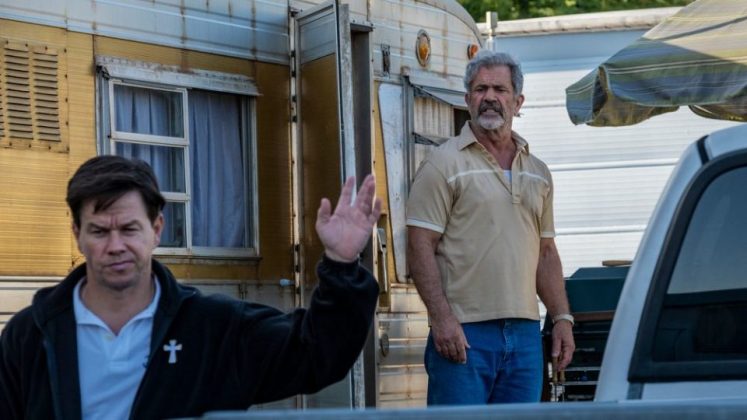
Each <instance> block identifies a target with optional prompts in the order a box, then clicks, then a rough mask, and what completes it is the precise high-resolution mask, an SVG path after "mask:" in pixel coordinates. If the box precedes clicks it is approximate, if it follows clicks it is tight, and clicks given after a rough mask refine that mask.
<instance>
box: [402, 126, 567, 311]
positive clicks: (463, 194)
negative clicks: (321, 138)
mask: <svg viewBox="0 0 747 420" xmlns="http://www.w3.org/2000/svg"><path fill="white" fill-rule="evenodd" d="M512 136H513V139H514V141H515V142H516V145H517V153H516V157H515V158H514V161H513V163H512V165H511V180H510V181H509V178H508V177H507V176H506V175H505V174H504V171H503V169H501V167H500V165H498V162H497V161H496V160H495V158H493V156H492V155H491V154H490V153H488V151H487V150H486V149H485V148H484V147H483V146H482V145H481V144H480V143H479V142H478V141H477V139H476V138H475V136H474V134H473V133H472V130H471V129H470V127H469V123H467V124H465V126H464V128H462V131H461V134H460V135H459V136H458V137H453V138H451V139H449V140H448V141H447V142H445V143H444V144H442V145H441V146H440V147H438V148H436V149H434V150H433V151H432V152H431V153H430V155H428V157H427V158H426V159H425V160H424V161H423V162H422V164H421V165H420V168H419V169H418V172H417V174H416V175H415V180H414V182H413V184H412V188H411V189H410V196H409V198H408V201H407V225H408V226H417V227H421V228H425V229H429V230H433V231H436V232H439V233H441V234H442V236H441V239H440V241H439V243H438V247H437V250H436V261H437V263H438V268H439V270H440V273H441V281H442V286H443V289H444V292H445V294H446V298H447V299H448V301H449V304H450V305H451V309H452V311H453V312H454V314H455V315H456V317H457V319H459V321H460V322H463V323H464V322H477V321H485V320H491V319H502V318H526V319H534V320H538V319H539V308H538V305H537V285H536V274H537V262H538V260H539V243H540V238H552V237H554V236H555V226H554V222H553V208H552V200H553V184H552V178H551V176H550V171H549V169H548V168H547V165H545V164H544V163H543V162H542V161H540V160H539V159H538V158H536V157H535V156H533V155H531V154H530V153H529V147H528V144H527V142H526V140H524V139H523V138H522V137H521V136H519V135H518V134H516V133H512Z"/></svg>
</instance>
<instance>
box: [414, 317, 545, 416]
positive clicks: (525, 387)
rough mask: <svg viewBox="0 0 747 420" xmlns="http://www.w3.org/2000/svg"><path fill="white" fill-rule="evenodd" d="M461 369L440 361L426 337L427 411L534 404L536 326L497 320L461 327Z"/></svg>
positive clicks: (538, 364) (538, 359)
mask: <svg viewBox="0 0 747 420" xmlns="http://www.w3.org/2000/svg"><path fill="white" fill-rule="evenodd" d="M462 328H463V329H464V335H465V336H466V337H467V342H468V343H469V345H470V347H471V348H468V349H467V363H466V364H460V363H454V362H451V361H449V360H448V359H445V358H443V357H442V356H441V355H440V354H438V352H437V351H436V347H435V345H434V344H433V336H432V334H429V335H428V344H426V347H425V370H426V372H427V373H428V405H445V404H448V405H461V404H486V403H507V402H538V401H539V400H540V394H541V392H542V369H543V366H542V365H543V361H542V340H541V336H540V328H539V321H532V320H528V319H498V320H492V321H483V322H470V323H465V324H462Z"/></svg>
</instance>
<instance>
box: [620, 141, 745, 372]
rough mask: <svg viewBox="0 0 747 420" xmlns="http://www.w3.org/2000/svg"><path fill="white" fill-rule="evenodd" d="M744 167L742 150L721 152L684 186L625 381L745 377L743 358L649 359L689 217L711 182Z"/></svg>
mask: <svg viewBox="0 0 747 420" xmlns="http://www.w3.org/2000/svg"><path fill="white" fill-rule="evenodd" d="M701 141H703V140H701ZM745 167H747V152H746V151H736V152H731V153H728V154H725V155H723V156H721V157H718V158H716V159H713V160H711V161H709V162H707V163H705V165H704V166H703V167H702V168H701V169H700V170H699V171H698V172H697V173H696V174H695V176H694V177H693V180H692V181H691V182H690V184H689V185H688V186H687V188H686V189H685V193H684V194H683V196H682V199H681V200H680V202H679V203H678V206H677V208H676V210H675V213H674V216H673V219H672V223H671V224H670V226H669V230H668V231H667V234H666V236H665V239H664V245H663V251H662V253H661V254H660V255H659V259H658V261H657V264H656V267H655V269H654V273H653V276H652V280H651V286H650V287H649V290H648V294H647V296H646V301H645V303H644V307H643V312H642V314H641V319H640V323H639V328H638V333H637V336H636V341H635V346H634V348H633V354H632V357H631V361H630V368H629V373H628V381H629V382H631V383H651V382H660V383H661V382H678V381H713V380H725V379H743V378H745V377H747V360H728V359H727V360H699V361H676V362H672V361H655V360H653V352H654V343H655V339H654V338H655V336H656V332H657V327H658V322H659V319H660V317H661V313H662V309H663V304H664V300H665V298H666V296H667V290H668V289H669V284H670V281H671V278H672V274H673V272H674V269H675V266H676V264H677V259H678V257H679V255H680V253H681V249H682V246H683V242H684V239H685V237H686V234H687V231H688V229H689V225H690V221H691V219H692V216H693V214H694V212H695V210H696V209H697V207H698V204H699V203H700V200H701V198H702V196H703V194H704V193H705V191H706V190H707V189H708V188H709V187H710V185H711V183H712V182H713V181H715V180H716V179H717V178H719V177H720V176H721V175H723V174H725V173H727V172H729V171H732V170H735V169H741V168H745Z"/></svg>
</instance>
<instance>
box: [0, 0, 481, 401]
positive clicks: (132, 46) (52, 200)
mask: <svg viewBox="0 0 747 420" xmlns="http://www.w3.org/2000/svg"><path fill="white" fill-rule="evenodd" d="M317 3H319V4H317ZM481 43H482V41H481V40H480V33H479V31H478V29H477V26H476V25H475V22H474V21H473V20H472V19H471V18H470V16H469V15H468V14H467V13H466V12H465V10H464V9H463V8H462V7H461V6H459V5H458V4H457V3H456V1H455V0H369V1H362V0H360V1H359V0H351V1H342V2H330V1H327V2H324V3H321V2H316V1H295V0H269V1H258V0H243V1H236V0H214V1H206V2H184V1H177V0H159V1H142V0H117V1H95V0H94V1H90V0H60V1H55V2H48V1H43V0H27V1H23V2H19V1H17V0H0V174H1V175H0V329H1V328H2V326H3V325H4V323H5V322H7V320H8V319H9V318H10V317H11V316H12V315H13V314H14V313H15V312H17V311H18V310H20V309H21V308H23V307H24V306H26V305H28V304H29V303H30V302H31V298H32V296H33V294H34V292H35V291H36V290H38V289H39V288H41V287H45V286H50V285H54V284H55V283H57V282H58V281H60V280H61V279H62V278H63V277H64V276H65V275H66V274H67V273H68V272H69V271H70V270H71V269H72V268H73V267H74V266H76V265H78V264H80V263H82V262H83V258H82V256H81V254H80V253H79V251H78V250H77V247H76V244H75V239H74V238H73V236H72V234H71V230H70V223H71V220H70V214H69V212H68V210H67V208H66V205H65V190H66V185H67V181H68V179H69V178H70V176H71V175H72V173H73V172H74V171H75V169H76V168H77V167H78V166H79V165H80V164H81V163H82V162H83V161H85V160H86V159H88V158H90V157H92V156H95V155H97V154H120V155H124V156H131V157H138V158H140V159H144V160H146V161H148V162H150V163H151V165H152V166H153V167H154V169H155V170H156V172H157V175H158V177H159V182H160V184H161V188H162V190H163V191H164V195H165V196H166V198H167V201H168V203H167V206H166V209H165V215H166V220H167V225H166V228H165V231H164V235H163V238H162V243H161V247H159V248H158V250H157V252H156V254H157V258H158V259H159V260H161V261H162V262H165V263H166V264H167V265H168V266H169V267H170V268H171V270H172V271H173V272H174V273H175V274H176V276H177V277H178V278H179V279H180V280H181V281H183V282H185V283H188V284H192V285H195V286H197V287H199V288H201V289H202V290H203V291H205V292H206V293H215V292H218V293H224V294H228V295H231V296H234V297H236V298H239V299H245V300H251V301H257V302H261V303H266V304H270V305H274V306H277V307H280V308H282V309H285V310H291V309H292V308H294V307H300V306H303V305H304V303H305V302H306V300H307V298H308V296H309V293H310V292H311V290H312V288H313V287H314V285H315V276H314V268H315V262H316V260H317V259H318V258H319V256H320V255H321V252H322V248H321V246H320V244H319V242H318V240H317V238H316V235H315V232H314V228H313V226H314V219H315V217H316V209H317V206H318V205H319V201H320V198H321V197H324V196H326V197H333V198H334V197H337V194H338V192H339V189H340V185H341V183H342V180H343V179H344V178H345V177H347V176H350V175H358V176H359V177H360V176H361V175H364V174H366V173H369V172H374V173H375V174H376V176H377V179H378V195H379V196H380V197H381V198H382V199H383V200H384V204H385V206H384V210H385V211H384V214H383V216H382V218H381V221H380V223H379V226H378V229H377V233H376V234H375V235H374V238H373V241H372V246H371V247H370V249H368V250H367V251H366V253H364V255H363V257H362V259H363V262H364V264H366V265H367V266H368V267H370V268H371V270H372V271H373V272H374V273H375V275H376V276H377V278H378V280H379V282H380V285H381V291H382V292H381V300H380V302H381V303H380V307H379V313H378V321H377V325H376V326H375V328H373V330H372V332H371V339H370V340H369V345H368V346H367V347H366V349H365V351H364V352H363V354H362V356H361V358H360V360H359V363H358V364H357V365H356V366H355V367H354V368H353V369H352V371H351V374H350V375H349V376H348V378H347V379H346V380H344V381H342V382H341V383H339V384H337V385H334V386H332V387H330V388H328V389H326V390H324V391H322V392H320V393H319V394H316V395H311V396H301V397H297V398H292V399H289V400H285V401H281V402H278V403H274V404H269V406H272V407H350V406H353V407H361V406H383V407H400V406H408V405H420V404H423V403H424V397H425V374H424V372H423V370H422V353H420V351H421V349H422V346H423V344H424V340H425V335H426V334H427V320H426V319H425V315H424V312H423V307H422V303H420V301H419V299H418V297H417V294H416V293H415V290H414V288H413V287H412V285H411V284H409V283H408V281H407V272H406V264H405V261H404V249H405V244H404V240H405V235H404V229H405V227H404V203H405V200H406V198H407V190H408V186H409V183H410V180H411V178H412V176H413V173H414V170H415V168H416V167H417V164H418V161H419V159H422V156H423V155H424V154H425V153H427V152H428V150H429V149H430V148H432V147H434V146H435V145H437V144H439V143H440V142H441V141H443V139H444V138H446V137H447V136H450V135H453V134H455V133H456V132H457V131H458V130H459V128H460V127H461V125H462V124H463V123H464V121H465V120H466V119H467V118H468V117H467V113H466V109H465V105H464V100H463V94H464V89H463V87H462V82H461V77H462V74H463V72H464V67H465V65H466V63H467V61H468V56H469V55H468V54H472V53H474V52H475V51H476V50H477V49H478V48H479V47H480V46H481ZM260 408H261V407H260Z"/></svg>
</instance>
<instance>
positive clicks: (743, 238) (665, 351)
mask: <svg viewBox="0 0 747 420" xmlns="http://www.w3.org/2000/svg"><path fill="white" fill-rule="evenodd" d="M744 185H747V168H740V169H736V170H732V171H729V172H726V173H724V174H722V175H721V176H719V177H717V178H716V179H714V180H713V182H711V184H710V185H709V186H708V188H707V189H706V190H705V191H704V192H703V195H702V196H701V198H700V200H699V201H698V204H697V206H696V207H695V211H694V213H693V216H692V219H691V221H690V225H689V226H688V228H687V232H686V233H685V236H684V240H683V241H682V247H681V248H680V253H679V256H678V257H677V261H676V263H675V265H674V270H673V271H672V277H671V279H670V281H669V287H668V288H667V292H666V295H665V296H664V302H663V306H662V311H661V315H660V318H659V322H658V325H657V328H656V334H655V340H654V349H653V360H654V361H700V360H724V359H747V323H745V322H744V320H745V319H747V258H745V255H744V254H745V250H747V218H746V217H745V215H746V214H747V194H745V192H744Z"/></svg>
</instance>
